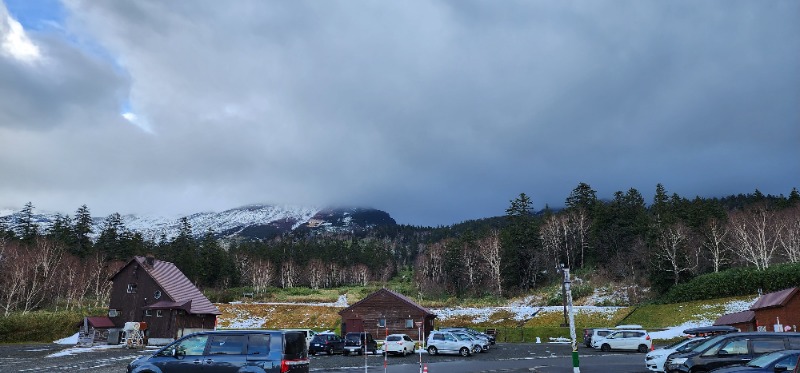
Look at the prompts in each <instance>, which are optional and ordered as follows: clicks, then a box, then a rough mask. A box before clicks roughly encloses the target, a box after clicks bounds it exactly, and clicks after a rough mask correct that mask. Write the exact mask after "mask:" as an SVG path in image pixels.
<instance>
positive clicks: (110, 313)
mask: <svg viewBox="0 0 800 373" xmlns="http://www.w3.org/2000/svg"><path fill="white" fill-rule="evenodd" d="M117 316H119V310H117V309H113V308H112V309H110V310H108V317H117Z"/></svg>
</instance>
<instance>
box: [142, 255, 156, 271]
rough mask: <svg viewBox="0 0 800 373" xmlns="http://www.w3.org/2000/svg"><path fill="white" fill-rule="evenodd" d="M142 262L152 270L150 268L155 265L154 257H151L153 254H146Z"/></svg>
mask: <svg viewBox="0 0 800 373" xmlns="http://www.w3.org/2000/svg"><path fill="white" fill-rule="evenodd" d="M144 262H145V263H147V265H148V266H149V267H150V268H152V267H153V265H154V264H155V263H156V257H154V256H153V254H147V255H146V256H145V257H144Z"/></svg>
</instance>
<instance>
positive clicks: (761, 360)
mask: <svg viewBox="0 0 800 373" xmlns="http://www.w3.org/2000/svg"><path fill="white" fill-rule="evenodd" d="M784 355H785V354H784V352H783V351H775V352H771V353H768V354H764V355H761V356H759V357H757V358H755V359H753V360H750V362H749V363H747V365H746V366H748V367H753V368H765V367H766V366H767V365H769V364H770V363H772V362H773V361H776V360H780V359H782V358H783V356H784Z"/></svg>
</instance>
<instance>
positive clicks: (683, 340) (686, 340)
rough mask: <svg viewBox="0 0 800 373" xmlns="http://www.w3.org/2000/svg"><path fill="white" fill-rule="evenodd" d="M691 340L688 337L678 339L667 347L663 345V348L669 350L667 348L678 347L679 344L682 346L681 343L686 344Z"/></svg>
mask: <svg viewBox="0 0 800 373" xmlns="http://www.w3.org/2000/svg"><path fill="white" fill-rule="evenodd" d="M691 341H692V340H691V339H688V338H687V339H681V340H680V341H677V342H675V343H672V344H670V345H669V346H667V347H664V349H665V350H669V349H673V348H678V347H681V346H683V345H685V344H687V343H689V342H691Z"/></svg>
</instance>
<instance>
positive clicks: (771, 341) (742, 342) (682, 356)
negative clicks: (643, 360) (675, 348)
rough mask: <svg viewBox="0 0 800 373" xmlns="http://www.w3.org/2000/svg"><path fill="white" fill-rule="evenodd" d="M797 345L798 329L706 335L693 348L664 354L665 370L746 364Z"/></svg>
mask: <svg viewBox="0 0 800 373" xmlns="http://www.w3.org/2000/svg"><path fill="white" fill-rule="evenodd" d="M798 348H800V333H788V332H787V333H774V332H748V333H730V334H723V335H718V336H716V337H712V338H709V339H707V340H705V341H704V342H703V343H701V344H700V345H699V346H697V347H695V348H694V349H693V350H692V351H685V352H675V353H673V354H670V355H669V357H667V372H670V373H689V372H691V373H696V372H708V371H710V370H712V369H717V368H722V367H726V366H730V365H736V364H745V363H747V362H748V361H751V360H752V359H754V358H756V357H758V356H761V355H763V354H766V353H769V352H774V351H779V350H786V349H798Z"/></svg>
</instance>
